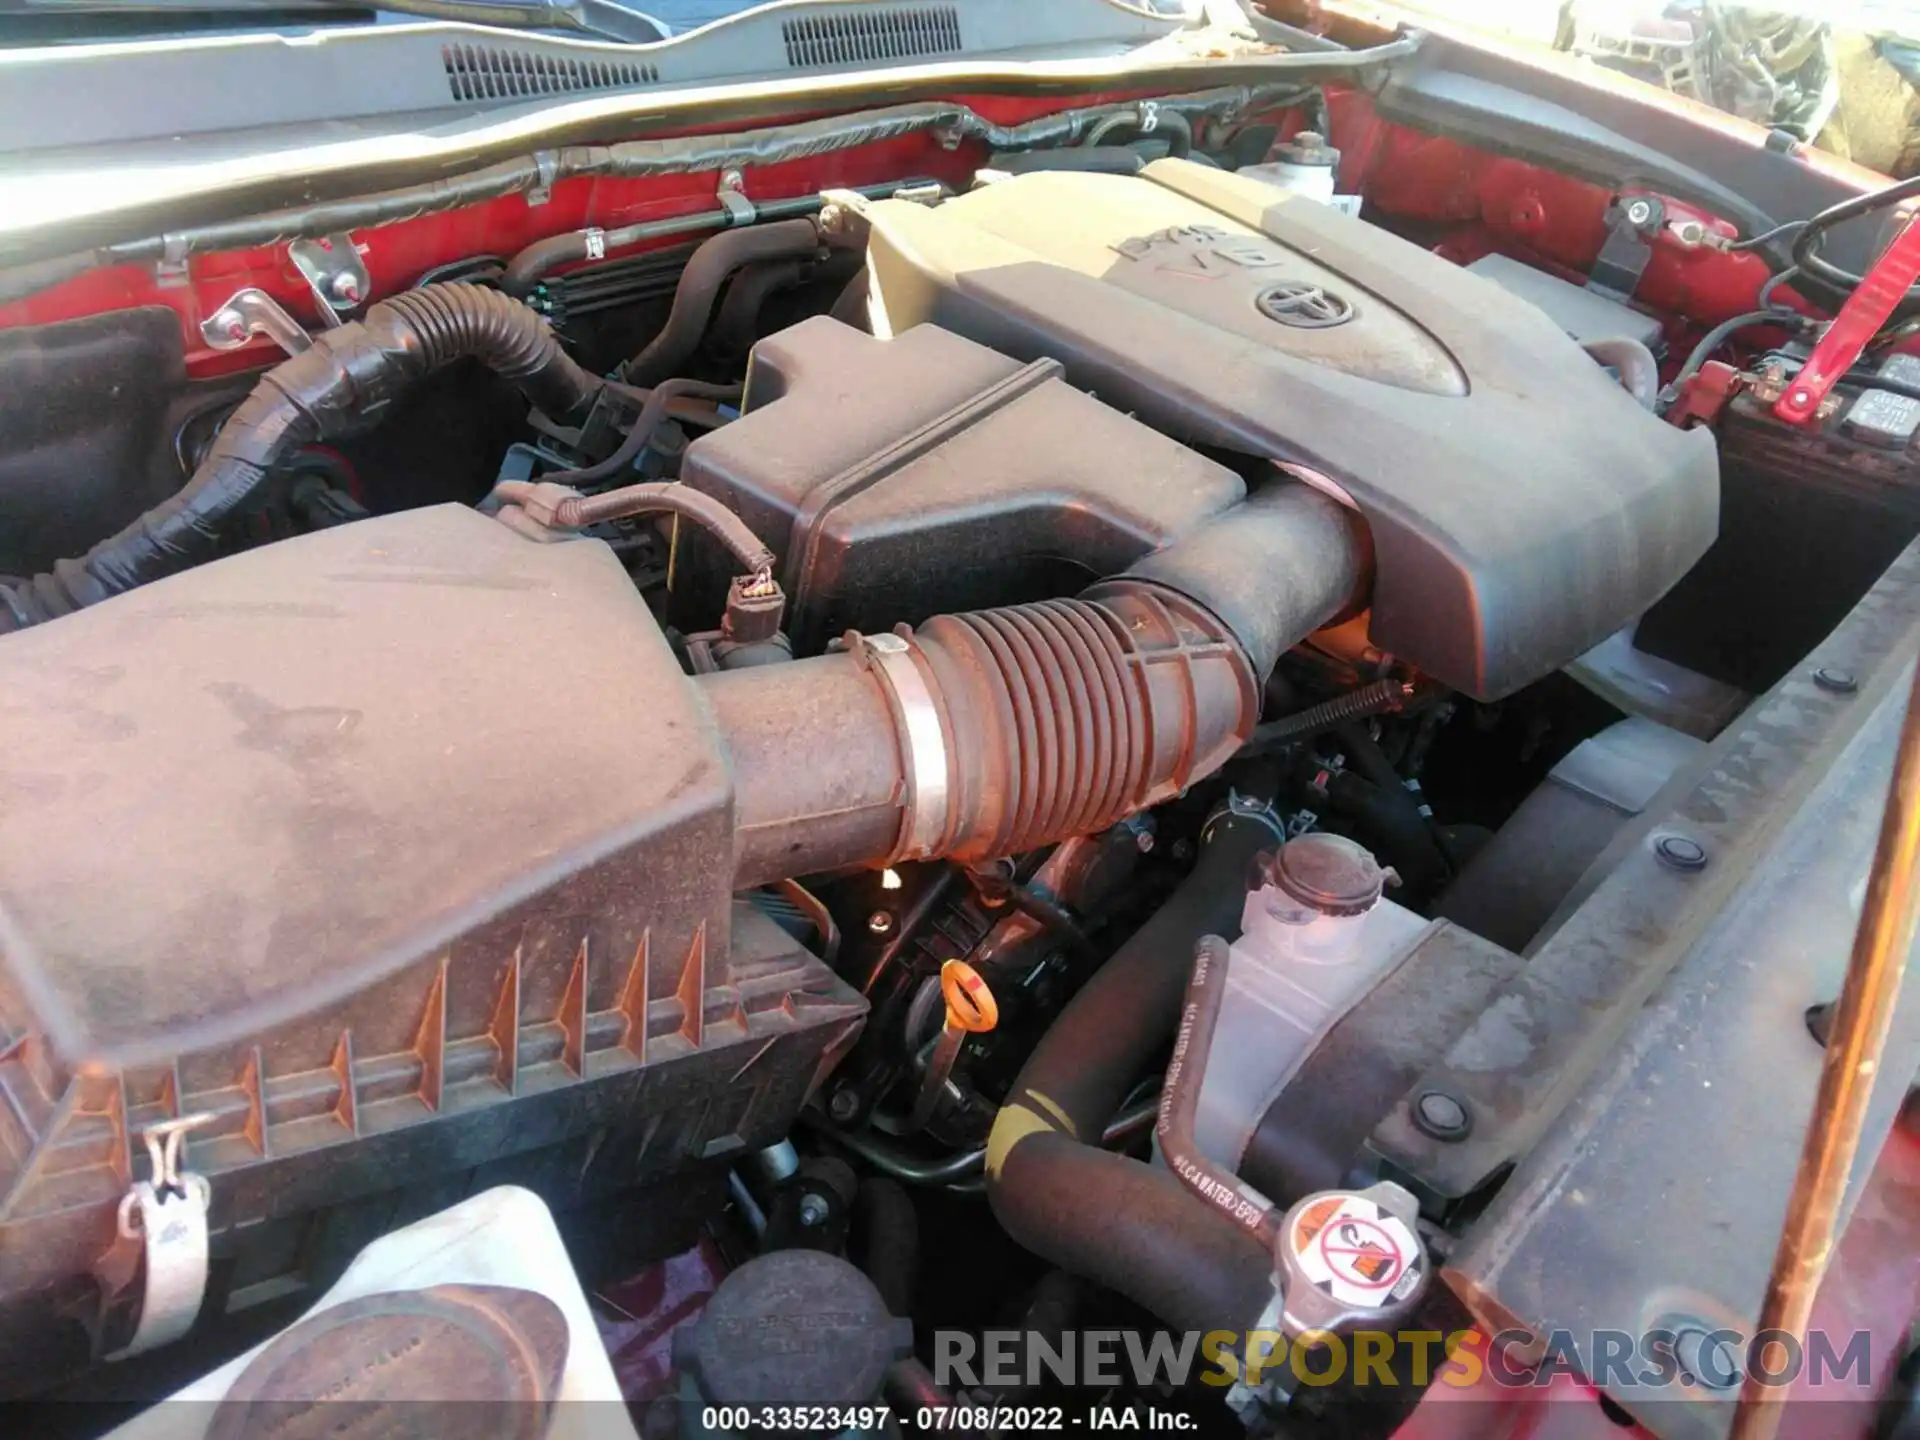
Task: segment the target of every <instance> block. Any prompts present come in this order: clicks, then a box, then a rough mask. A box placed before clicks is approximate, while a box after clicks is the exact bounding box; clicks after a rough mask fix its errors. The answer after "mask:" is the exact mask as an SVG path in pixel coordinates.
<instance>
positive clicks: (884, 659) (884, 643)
mask: <svg viewBox="0 0 1920 1440" xmlns="http://www.w3.org/2000/svg"><path fill="white" fill-rule="evenodd" d="M860 643H861V646H862V648H863V650H864V652H865V655H866V657H867V663H868V665H869V666H870V668H872V669H874V670H876V671H878V672H879V673H880V675H881V676H883V677H884V678H885V680H886V682H887V694H888V696H889V698H890V700H891V702H892V707H893V713H894V719H895V720H896V721H897V722H898V723H899V733H900V743H901V747H902V748H903V749H904V750H905V752H906V755H905V759H906V762H907V764H906V771H907V780H908V784H909V785H910V786H911V787H912V792H913V793H912V794H911V795H910V796H909V797H908V807H907V821H906V824H905V825H904V826H903V827H902V834H901V839H900V848H899V851H898V854H897V855H896V856H895V858H896V859H900V860H920V859H924V858H926V857H927V856H929V855H931V854H933V853H934V851H935V849H936V848H937V847H938V846H939V843H940V837H941V835H942V834H943V833H944V832H945V830H946V823H947V792H948V788H949V786H948V774H947V737H946V728H945V727H944V726H943V725H942V724H941V723H940V707H939V706H938V705H937V704H935V703H934V698H933V692H932V690H930V689H928V687H927V681H926V677H925V676H924V675H922V674H921V673H920V667H919V666H918V665H916V664H914V662H913V653H912V652H913V647H912V646H911V645H910V644H908V642H907V641H905V640H903V639H902V638H901V637H900V636H898V635H863V636H861V637H860Z"/></svg>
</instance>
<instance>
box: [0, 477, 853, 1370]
mask: <svg viewBox="0 0 1920 1440" xmlns="http://www.w3.org/2000/svg"><path fill="white" fill-rule="evenodd" d="M732 821H733V793H732V777H731V775H730V773H729V768H728V764H727V761H726V758H725V755H724V752H723V750H722V748H721V745H720V742H719V738H718V736H717V734H716V732H715V729H714V726H713V724H712V721H711V720H710V719H709V717H708V715H707V713H706V711H705V709H704V707H703V705H702V704H701V702H700V700H699V698H698V696H697V694H696V692H695V690H694V687H693V686H692V684H691V682H689V681H688V680H687V679H686V677H685V676H683V675H682V674H681V672H680V669H679V667H678V666H677V665H676V664H675V662H674V659H673V656H672V654H671V652H670V651H669V649H668V647H667V644H666V641H665V639H664V638H663V637H662V635H661V633H660V631H659V629H658V627H657V626H656V624H655V623H654V621H653V619H652V617H651V616H650V615H649V614H648V611H647V607H646V606H645V604H644V603H642V601H641V600H640V598H639V596H638V595H637V594H636V593H635V592H634V590H633V587H632V585H631V584H630V583H629V581H628V579H627V576H626V574H625V573H624V572H623V571H622V569H621V567H620V565H619V564H618V562H617V561H616V560H615V559H614V557H613V555H612V553H611V552H610V551H609V550H608V549H607V548H606V547H605V546H604V545H602V544H600V543H599V542H597V541H572V542H567V543H560V544H551V545H540V544H536V543H534V542H532V541H529V540H525V539H522V538H521V537H519V536H518V535H516V534H515V533H514V532H512V531H510V530H509V529H508V528H507V527H505V526H503V525H501V524H499V523H498V522H496V521H493V520H490V519H487V518H485V517H483V516H481V515H478V514H476V513H474V512H473V511H470V510H467V509H464V508H461V507H455V506H442V507H438V508H435V509H429V510H416V511H413V512H410V513H408V514H404V515H396V516H391V517H388V518H384V519H378V520H368V521H363V522H361V523H359V524H355V525H349V526H343V527H341V528H339V529H334V530H327V531H323V532H320V533H318V534H314V535H309V536H306V537H304V538H301V539H297V540H290V541H287V542H285V543H282V544H278V545H273V546H270V547H267V548H264V549H260V550H255V551H252V552H250V553H248V554H245V555H241V556H237V557H235V558H233V559H229V560H224V561H221V562H219V563H217V564H213V565H209V566H206V567H204V568H202V569H199V570H194V571H191V572H189V573H187V574H184V575H179V576H175V577H173V578H172V579H168V580H163V581H161V582H159V583H157V584H154V585H150V586H147V587H146V588H144V589H141V590H137V591H134V592H133V593H131V594H129V595H125V596H121V597H119V598H118V599H114V600H109V601H107V602H106V603H104V604H102V605H99V606H97V607H95V608H93V609H90V610H85V611H82V612H80V613H79V614H77V615H73V616H70V617H68V618H65V619H62V620H58V621H55V622H53V623H51V624H47V625H44V626H40V627H38V628H36V629H32V630H28V631H24V632H22V633H19V634H16V635H10V636H7V637H5V638H0V1355H3V1356H4V1359H5V1361H6V1362H8V1365H7V1366H6V1367H0V1368H12V1367H13V1366H14V1365H15V1364H16V1363H17V1362H19V1361H21V1360H22V1358H23V1357H25V1356H27V1355H28V1352H29V1350H30V1349H31V1348H32V1346H34V1345H43V1346H44V1345H46V1344H47V1343H48V1342H49V1339H50V1337H52V1336H54V1335H56V1334H72V1333H74V1332H77V1331H79V1330H80V1329H81V1327H82V1325H84V1324H85V1323H87V1322H88V1321H90V1320H93V1319H96V1318H98V1319H101V1320H102V1321H103V1323H104V1326H105V1331H106V1334H105V1336H104V1337H103V1339H104V1340H105V1342H106V1343H108V1344H109V1345H110V1344H111V1343H112V1341H113V1338H114V1337H115V1335H116V1334H117V1335H119V1336H120V1337H122V1338H124V1334H125V1324H126V1321H127V1314H128V1311H129V1310H130V1309H132V1308H136V1306H137V1297H138V1289H137V1286H135V1287H134V1288H133V1289H132V1290H130V1291H127V1292H124V1293H118V1294H116V1293H114V1292H113V1290H112V1288H111V1287H107V1293H106V1294H105V1295H104V1296H103V1297H100V1298H99V1299H98V1301H97V1303H95V1304H92V1305H87V1304H76V1302H75V1299H74V1297H75V1294H76V1291H75V1290H74V1288H73V1283H74V1282H75V1281H76V1280H79V1279H81V1278H83V1277H85V1276H87V1275H88V1273H89V1272H90V1270H92V1269H93V1268H94V1267H95V1266H96V1264H97V1263H98V1262H99V1259H100V1256H101V1255H102V1254H103V1253H104V1252H105V1251H106V1250H107V1249H108V1247H109V1245H110V1243H111V1242H112V1239H113V1235H114V1225H115V1209H116V1206H117V1205H118V1203H119V1201H120V1198H121V1196H122V1195H123V1194H124V1193H125V1192H126V1190H127V1187H128V1184H129V1180H130V1179H132V1178H139V1177H142V1176H144V1175H145V1172H146V1159H145V1154H144V1149H143V1147H142V1145H141V1143H140V1140H139V1132H140V1131H141V1130H143V1129H144V1128H145V1127H146V1126H148V1125H150V1124H152V1123H154V1122H156V1121H159V1120H163V1119H168V1118H171V1117H173V1116H176V1115H183V1114H193V1113H198V1112H204V1113H206V1114H207V1115H208V1116H209V1119H208V1121H207V1123H206V1124H205V1125H204V1126H202V1127H201V1128H199V1129H197V1130H196V1131H194V1132H193V1136H192V1139H191V1141H190V1143H189V1146H188V1152H187V1163H188V1165H189V1166H190V1167H191V1168H192V1169H193V1170H195V1171H197V1172H198V1173H200V1174H202V1175H205V1176H206V1177H207V1178H208V1179H209V1180H210V1182H211V1187H212V1222H213V1230H214V1247H215V1249H214V1253H215V1257H216V1261H221V1262H228V1261H230V1262H232V1264H231V1265H229V1266H228V1267H227V1268H226V1269H224V1270H218V1273H217V1274H216V1285H217V1286H221V1287H225V1286H226V1285H227V1283H228V1281H231V1280H233V1278H234V1276H236V1275H239V1276H241V1277H243V1280H242V1281H239V1282H235V1283H234V1285H233V1286H232V1288H233V1289H234V1290H235V1291H236V1292H237V1291H238V1288H239V1285H240V1284H241V1283H244V1284H245V1285H246V1286H248V1287H251V1289H252V1290H253V1292H254V1293H264V1291H263V1290H262V1287H263V1286H267V1282H268V1281H269V1280H271V1279H272V1277H271V1275H269V1274H265V1273H262V1267H261V1265H260V1264H259V1263H257V1262H258V1257H256V1256H252V1255H250V1252H249V1248H248V1247H249V1246H250V1245H251V1244H252V1243H253V1241H254V1240H255V1239H257V1238H258V1237H259V1236H260V1235H261V1234H263V1233H264V1232H266V1231H269V1230H272V1229H273V1228H274V1227H275V1226H276V1225H278V1226H281V1227H282V1228H284V1224H285V1223H287V1222H289V1221H294V1220H299V1219H301V1218H302V1217H306V1216H311V1215H316V1214H317V1213H318V1212H321V1211H324V1210H326V1209H327V1208H328V1207H337V1206H340V1205H342V1203H343V1202H347V1201H351V1200H357V1199H362V1198H364V1197H370V1196H375V1195H378V1194H380V1193H382V1192H393V1191H398V1190H400V1189H401V1188H403V1187H408V1186H415V1185H424V1184H429V1183H438V1184H439V1185H441V1187H442V1188H441V1189H440V1191H439V1197H440V1203H443V1204H444V1203H450V1201H451V1200H452V1199H457V1198H459V1193H460V1192H461V1190H462V1189H463V1188H464V1187H468V1186H476V1187H484V1186H486V1185H488V1184H493V1183H499V1182H501V1181H504V1180H517V1181H520V1182H521V1183H530V1184H533V1185H535V1187H536V1188H539V1189H541V1190H543V1191H544V1192H545V1193H546V1194H547V1197H548V1199H549V1200H550V1201H551V1202H552V1203H554V1204H556V1205H558V1206H566V1205H570V1204H575V1203H579V1202H582V1201H584V1200H587V1199H589V1198H591V1197H592V1196H594V1195H595V1194H596V1193H598V1192H601V1191H605V1190H607V1189H610V1188H614V1187H619V1186H625V1185H631V1184H634V1183H636V1182H641V1181H644V1180H647V1179H649V1178H651V1177H655V1176H658V1175H660V1174H662V1173H663V1172H666V1171H670V1170H672V1169H674V1168H675V1167H678V1166H682V1165H686V1164H689V1163H691V1162H694V1161H697V1160H700V1159H703V1158H713V1157H718V1156H722V1155H726V1154H728V1153H731V1152H733V1151H737V1150H740V1149H742V1148H745V1147H749V1146H756V1145H763V1144H767V1143H771V1142H772V1141H774V1140H776V1139H778V1138H779V1137H780V1136H781V1135H783V1134H784V1133H785V1132H786V1130H787V1129H788V1127H789V1125H790V1124H791V1122H792V1120H793V1118H794V1116H795V1115H796V1113H797V1112H798V1110H799V1107H800V1105H801V1103H802V1101H803V1100H804V1098H805V1096H806V1094H807V1092H808V1090H809V1088H810V1087H811V1086H812V1085H813V1084H814V1082H815V1081H816V1079H817V1078H818V1077H819V1076H820V1075H821V1074H822V1073H823V1068H824V1066H825V1064H826V1063H828V1061H829V1060H830V1058H831V1057H832V1056H834V1055H836V1054H837V1053H838V1052H839V1050H840V1049H841V1047H843V1046H844V1045H846V1044H847V1043H850V1042H851V1040H852V1037H853V1033H854V1032H855V1031H856V1030H857V1028H858V1026H859V1024H860V1021H861V1017H862V1015H863V1014H864V1011H865V1003H864V1002H863V1001H862V1000H861V998H860V997H859V996H858V995H857V994H855V993H853V992H852V991H851V990H849V989H848V988H847V987H846V986H844V985H843V984H841V982H840V981H839V980H838V979H836V978H835V977H834V975H833V974H832V973H831V972H830V971H829V970H828V969H827V968H826V967H825V966H824V965H822V964H821V963H819V962H818V961H817V960H815V959H814V958H813V957H812V956H811V955H809V954H808V953H807V952H805V951H804V950H801V949H799V948H798V947H796V946H795V945H794V944H793V942H792V941H790V940H789V939H787V938H786V936H785V935H784V933H783V932H780V931H779V930H777V929H776V928H774V927H773V926H772V925H771V924H770V922H767V921H766V920H764V919H763V918H761V917H759V916H757V915H755V914H754V913H753V912H752V911H751V910H749V909H747V908H746V907H740V908H738V909H736V907H735V905H734V902H733V897H732V896H731V895H730V894H729V893H728V886H729V881H730V878H731V876H732V873H733V855H732V845H733V839H732ZM556 1153H559V1154H564V1155H566V1156H567V1160H566V1163H565V1164H562V1165H547V1164H542V1163H538V1162H539V1158H540V1157H541V1156H546V1155H551V1154H556ZM448 1187H451V1188H450V1189H449V1188H448ZM266 1222H272V1223H271V1224H269V1223H266ZM275 1243H276V1244H281V1245H284V1248H285V1251H286V1255H287V1260H288V1263H289V1265H290V1266H291V1267H292V1270H293V1272H295V1274H294V1276H293V1278H300V1276H299V1274H298V1272H300V1270H301V1267H302V1264H303V1263H304V1262H303V1261H302V1256H303V1254H306V1253H307V1251H306V1247H305V1246H304V1245H303V1244H302V1243H300V1242H299V1240H298V1237H294V1239H293V1241H292V1242H291V1243H289V1242H288V1239H287V1237H286V1236H285V1235H281V1236H280V1237H279V1238H278V1239H277V1240H276V1241H275ZM217 1269H218V1267H217ZM222 1277H225V1278H222ZM122 1278H123V1281H124V1279H125V1275H124V1271H123V1273H122ZM305 1278H307V1279H310V1280H312V1279H320V1278H323V1277H316V1276H313V1275H311V1274H307V1275H306V1276H305ZM267 1288H269V1289H270V1288H271V1287H270V1286H267ZM84 1292H85V1286H82V1287H81V1291H80V1293H84ZM241 1298H242V1299H243V1298H244V1297H241ZM230 1299H233V1296H230V1295H229V1294H226V1293H220V1294H216V1295H214V1296H213V1297H212V1298H211V1299H210V1300H209V1301H208V1303H207V1305H206V1306H205V1307H203V1309H202V1312H201V1313H202V1318H203V1320H205V1319H206V1318H207V1317H209V1316H217V1315H218V1314H219V1313H220V1312H221V1311H222V1310H223V1309H224V1308H226V1305H227V1304H228V1302H229V1300H230ZM234 1303H240V1302H239V1301H238V1300H236V1301H235V1302H234ZM56 1305H58V1306H60V1309H59V1310H58V1314H59V1315H60V1316H61V1317H62V1318H64V1319H68V1320H72V1321H75V1322H77V1323H75V1324H73V1325H70V1326H55V1325H54V1324H52V1323H51V1320H50V1318H49V1317H50V1316H51V1315H52V1314H53V1313H54V1312H53V1311H51V1310H49V1309H48V1308H47V1307H52V1306H56ZM10 1337H25V1338H23V1339H21V1340H20V1341H19V1342H18V1343H12V1341H11V1338H10ZM29 1342H31V1344H30V1343H29ZM82 1358H83V1359H84V1355H83V1356H82ZM70 1359H71V1356H70V1354H68V1353H61V1354H59V1355H58V1356H57V1357H56V1358H55V1359H54V1360H53V1361H50V1362H41V1363H51V1364H55V1365H60V1364H66V1363H70ZM32 1378H36V1379H47V1378H53V1377H51V1376H50V1375H47V1374H45V1373H44V1371H43V1373H42V1374H40V1375H38V1376H35V1377H32ZM7 1383H15V1384H17V1383H18V1382H17V1379H16V1378H14V1377H8V1381H0V1384H7Z"/></svg>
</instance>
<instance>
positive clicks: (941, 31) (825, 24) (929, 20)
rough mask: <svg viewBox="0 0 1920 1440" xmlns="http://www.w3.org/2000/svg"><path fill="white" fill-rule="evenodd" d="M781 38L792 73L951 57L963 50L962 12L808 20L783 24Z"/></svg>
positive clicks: (945, 9) (935, 8) (930, 8)
mask: <svg viewBox="0 0 1920 1440" xmlns="http://www.w3.org/2000/svg"><path fill="white" fill-rule="evenodd" d="M780 36H781V39H783V40H784V41H785V42H786V46H787V65H788V66H789V68H791V69H794V70H805V69H810V68H812V67H813V66H816V65H851V64H856V63H858V62H861V61H866V60H903V59H907V58H909V57H912V56H916V55H953V54H957V53H958V52H959V50H960V48H961V45H960V12H959V10H958V9H956V8H955V7H954V6H952V5H916V6H914V7H913V8H912V9H906V10H863V11H860V12H859V13H857V14H853V15H806V16H801V17H799V18H797V19H793V20H788V21H786V22H784V23H783V24H782V25H781V26H780Z"/></svg>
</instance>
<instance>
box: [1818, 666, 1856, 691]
mask: <svg viewBox="0 0 1920 1440" xmlns="http://www.w3.org/2000/svg"><path fill="white" fill-rule="evenodd" d="M1813 683H1814V684H1816V685H1818V686H1819V687H1820V688H1821V689H1822V690H1824V691H1826V692H1827V693H1828V694H1829V695H1851V694H1853V692H1854V691H1856V690H1858V689H1859V688H1860V682H1859V681H1858V680H1856V679H1854V678H1853V672H1852V671H1851V670H1836V669H1834V668H1833V667H1831V666H1828V665H1822V666H1821V667H1820V668H1819V669H1818V670H1816V671H1814V672H1813Z"/></svg>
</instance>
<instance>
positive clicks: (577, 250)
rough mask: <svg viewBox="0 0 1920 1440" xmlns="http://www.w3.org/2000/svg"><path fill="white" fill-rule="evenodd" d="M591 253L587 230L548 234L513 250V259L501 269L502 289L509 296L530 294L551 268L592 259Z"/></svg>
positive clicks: (554, 268) (555, 268)
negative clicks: (541, 238) (542, 238)
mask: <svg viewBox="0 0 1920 1440" xmlns="http://www.w3.org/2000/svg"><path fill="white" fill-rule="evenodd" d="M592 253H593V252H592V249H591V247H590V244H589V233H588V232H587V231H585V230H569V231H567V232H565V233H564V234H561V235H549V236H547V237H546V238H545V239H544V240H536V241H534V242H533V243H532V244H531V245H528V246H526V247H524V248H523V249H520V250H516V251H514V252H513V258H512V259H510V260H508V261H507V265H506V268H505V269H504V270H502V271H501V272H500V288H501V289H502V290H504V291H506V292H507V294H509V295H514V296H524V295H530V294H532V293H533V287H534V286H536V285H538V284H539V283H540V280H541V278H542V277H543V276H545V275H546V274H547V273H548V272H549V271H552V270H558V269H559V268H560V267H561V266H562V265H571V264H574V263H575V262H577V261H581V260H588V259H591V258H592Z"/></svg>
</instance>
